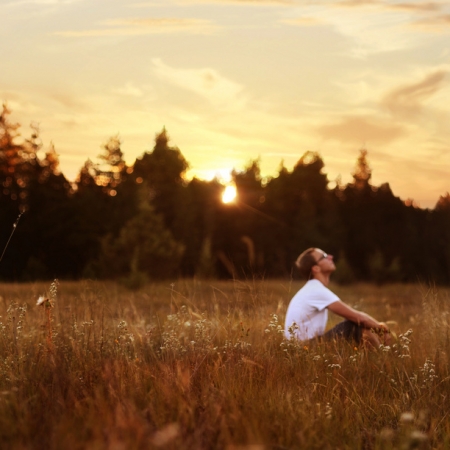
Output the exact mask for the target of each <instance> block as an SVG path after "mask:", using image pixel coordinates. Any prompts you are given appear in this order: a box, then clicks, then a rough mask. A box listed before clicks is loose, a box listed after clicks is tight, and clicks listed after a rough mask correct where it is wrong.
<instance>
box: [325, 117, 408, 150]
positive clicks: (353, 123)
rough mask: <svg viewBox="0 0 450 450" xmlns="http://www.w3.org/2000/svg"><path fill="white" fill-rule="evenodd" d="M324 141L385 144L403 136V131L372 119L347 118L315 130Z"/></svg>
mask: <svg viewBox="0 0 450 450" xmlns="http://www.w3.org/2000/svg"><path fill="white" fill-rule="evenodd" d="M317 131H318V132H319V134H320V135H321V136H322V137H324V138H325V139H333V140H336V141H340V142H346V143H352V144H353V143H357V144H359V145H363V144H365V143H379V144H387V143H389V142H392V141H394V140H395V139H398V138H399V137H401V136H402V135H403V134H404V129H403V128H402V127H401V126H398V125H392V124H391V123H386V122H385V121H382V120H378V119H375V118H372V117H360V116H349V117H345V118H343V119H342V120H341V121H340V122H337V123H333V124H328V125H322V126H319V127H318V128H317Z"/></svg>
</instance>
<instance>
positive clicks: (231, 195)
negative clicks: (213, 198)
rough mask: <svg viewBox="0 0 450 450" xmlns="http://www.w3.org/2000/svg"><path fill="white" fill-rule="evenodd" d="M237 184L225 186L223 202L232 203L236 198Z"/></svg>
mask: <svg viewBox="0 0 450 450" xmlns="http://www.w3.org/2000/svg"><path fill="white" fill-rule="evenodd" d="M236 195H237V192H236V186H234V185H232V184H229V185H228V186H226V187H225V189H224V191H223V193H222V202H223V203H231V202H234V200H236Z"/></svg>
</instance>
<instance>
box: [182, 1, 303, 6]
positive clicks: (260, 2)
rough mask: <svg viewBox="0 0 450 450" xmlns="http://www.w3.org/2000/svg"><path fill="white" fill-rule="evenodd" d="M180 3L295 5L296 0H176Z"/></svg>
mask: <svg viewBox="0 0 450 450" xmlns="http://www.w3.org/2000/svg"><path fill="white" fill-rule="evenodd" d="M178 3H180V4H184V5H185V4H189V5H192V4H217V3H225V4H233V5H244V6H249V5H250V6H295V5H297V2H296V0H178Z"/></svg>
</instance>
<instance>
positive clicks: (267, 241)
mask: <svg viewBox="0 0 450 450" xmlns="http://www.w3.org/2000/svg"><path fill="white" fill-rule="evenodd" d="M9 116H10V111H9V110H8V108H7V107H6V106H3V110H2V112H1V114H0V212H1V216H0V246H1V249H2V250H4V252H3V255H2V259H1V261H0V280H3V281H28V280H36V279H51V278H55V277H57V278H62V279H80V278H96V279H102V278H104V279H109V278H113V279H117V280H120V281H122V282H123V283H125V284H127V285H129V286H130V287H137V286H140V285H142V284H143V283H145V282H146V281H148V280H150V279H161V278H168V277H192V276H197V277H221V278H226V277H233V278H240V277H254V276H257V277H290V276H295V271H293V262H294V261H295V259H296V257H297V256H298V254H299V253H300V252H301V251H302V250H304V249H306V248H307V247H311V246H314V247H321V248H323V249H325V250H326V251H327V252H329V253H332V254H334V255H335V258H336V261H337V266H338V269H339V270H338V271H337V272H336V279H337V280H338V281H340V282H343V283H344V282H352V281H355V280H362V281H374V282H377V283H384V282H410V281H418V280H420V281H426V282H433V283H437V284H449V283H450V239H449V234H450V196H449V194H448V193H447V194H446V195H443V196H441V197H440V198H439V200H438V201H437V203H436V206H435V207H434V208H433V209H428V208H427V209H421V208H419V207H418V206H417V205H415V204H414V202H413V201H410V200H406V201H403V200H401V199H400V198H399V197H397V196H395V195H394V193H393V192H392V190H391V188H390V186H389V184H388V183H384V184H382V185H380V186H374V185H372V184H371V169H370V166H369V163H368V157H367V156H368V155H367V151H366V150H361V151H360V153H359V157H358V159H357V161H356V164H355V169H354V172H353V174H352V175H353V179H352V181H351V182H350V183H347V184H345V185H344V184H342V183H340V182H337V183H336V186H334V187H333V188H330V187H329V185H330V183H329V181H330V180H329V179H328V177H327V175H326V173H325V172H324V168H325V165H324V161H323V160H322V158H321V157H320V155H319V154H318V153H316V152H306V153H304V154H303V155H302V156H301V157H300V158H299V160H298V162H297V164H296V165H295V166H294V168H293V169H292V170H291V171H290V170H288V169H287V168H286V167H284V165H283V163H281V164H280V168H279V171H278V174H277V175H276V176H274V177H271V178H270V179H265V178H263V177H262V176H261V172H260V167H259V162H258V160H255V161H251V162H250V163H249V164H248V166H247V167H245V168H244V169H243V170H233V171H232V173H231V175H232V179H233V181H234V183H235V185H236V188H237V200H236V202H233V203H230V204H224V203H223V202H222V201H221V195H222V193H223V189H224V187H223V185H222V184H221V183H220V182H219V181H218V180H216V179H215V180H212V181H204V180H200V179H197V178H193V179H191V180H186V179H185V177H184V174H185V172H186V170H187V168H188V162H187V161H186V159H185V158H184V156H183V155H182V153H181V151H180V150H179V149H178V148H177V147H174V146H171V145H170V143H169V137H168V134H167V132H166V130H165V129H163V130H162V131H161V132H160V133H158V134H157V135H156V137H155V144H154V147H153V149H152V151H149V152H144V153H143V154H142V155H141V156H140V157H138V158H137V159H136V160H135V162H134V163H133V164H132V165H128V164H127V163H126V162H125V160H124V157H123V153H122V150H121V141H120V138H119V137H118V136H114V137H111V138H110V139H109V140H108V142H107V143H106V144H105V145H104V146H103V148H102V152H101V153H100V155H98V157H97V158H96V159H95V160H94V161H92V160H87V161H86V162H85V164H84V165H83V167H82V168H81V169H80V172H79V174H78V177H77V179H76V180H75V181H74V182H69V181H68V180H67V179H66V177H65V176H64V174H63V173H61V171H60V169H59V161H58V156H57V153H56V151H55V149H54V148H53V146H50V148H49V150H48V151H47V152H46V153H45V155H44V156H40V154H41V153H42V151H41V150H42V143H41V141H40V138H39V130H38V128H37V127H34V128H33V129H32V133H31V136H30V137H28V138H21V136H20V125H19V124H16V123H13V122H11V121H10V119H9ZM21 213H22V215H20V214H21ZM18 219H19V222H18V223H17V220H18ZM8 242H9V243H8ZM7 243H8V245H7ZM6 245H7V246H6Z"/></svg>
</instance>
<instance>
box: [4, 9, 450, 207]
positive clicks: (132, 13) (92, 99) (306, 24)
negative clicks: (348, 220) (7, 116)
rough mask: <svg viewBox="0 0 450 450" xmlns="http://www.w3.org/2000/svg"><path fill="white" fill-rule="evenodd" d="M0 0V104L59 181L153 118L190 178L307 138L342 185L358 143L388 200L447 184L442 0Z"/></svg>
mask: <svg viewBox="0 0 450 450" xmlns="http://www.w3.org/2000/svg"><path fill="white" fill-rule="evenodd" d="M0 2H1V3H0V14H1V17H2V25H1V27H0V54H1V71H0V74H1V75H0V77H1V78H0V80H1V83H0V100H2V101H3V102H7V104H8V106H9V108H10V109H11V110H12V116H11V120H13V121H16V122H19V123H21V124H22V134H23V135H24V136H25V137H26V136H27V135H28V134H29V131H28V130H29V129H28V127H27V125H28V124H29V123H30V122H37V123H39V125H40V129H41V137H42V140H43V144H44V146H43V150H44V151H45V150H46V149H48V147H49V144H50V142H53V143H54V145H55V148H56V151H57V153H58V154H59V155H60V161H61V170H62V171H63V173H64V174H65V175H66V176H67V177H68V178H69V179H70V180H74V179H75V178H76V176H77V174H78V172H79V170H80V168H81V166H82V165H83V164H84V162H85V161H86V159H87V158H91V159H93V160H95V158H96V156H97V155H98V154H99V153H100V151H101V146H102V144H104V143H105V142H106V141H107V140H108V138H109V137H110V136H114V135H116V134H119V135H120V138H121V139H122V143H123V144H122V150H123V151H124V153H125V157H126V160H127V161H128V162H129V163H133V162H134V160H135V158H136V157H137V156H139V155H141V154H142V153H143V152H144V151H148V150H151V149H152V147H153V144H154V136H155V134H156V133H157V132H159V131H160V130H161V129H162V128H163V126H165V127H166V129H167V131H168V134H169V136H170V138H171V145H174V146H177V147H179V148H180V150H181V152H182V153H183V155H184V156H185V158H186V159H187V161H188V162H189V164H190V167H191V168H190V172H189V175H190V176H193V175H196V176H198V177H200V178H203V179H210V178H211V177H213V176H214V175H216V174H223V175H226V174H227V173H229V172H230V170H231V169H233V168H236V169H238V170H241V169H243V168H244V167H245V165H246V164H248V163H249V161H250V160H252V159H256V158H260V161H261V169H262V174H263V175H266V176H270V175H275V174H276V173H277V169H278V167H279V166H280V163H281V161H282V160H284V164H285V166H286V167H287V168H288V169H289V170H292V168H293V166H294V164H295V163H296V162H297V161H298V159H299V158H300V157H301V155H302V154H303V153H304V152H305V151H307V150H311V151H317V152H319V154H320V155H321V156H322V158H323V159H324V162H325V172H326V173H327V174H328V177H329V179H330V180H334V179H336V177H338V176H341V177H342V181H343V182H344V183H345V182H348V181H349V180H350V179H351V172H352V170H353V169H354V165H355V161H356V159H357V157H358V154H359V150H360V149H361V148H363V147H365V148H367V150H368V152H369V162H370V165H371V167H372V169H373V178H372V182H373V184H375V185H379V184H381V183H384V182H389V183H390V184H391V187H392V189H393V191H394V194H396V195H397V196H400V197H401V198H402V199H404V200H405V199H407V198H413V199H414V200H416V201H417V202H418V203H419V205H420V206H421V207H434V205H435V204H436V202H437V200H438V198H439V196H440V195H442V194H445V193H446V192H447V191H449V190H450V176H449V175H450V84H449V82H450V77H449V70H450V3H449V2H447V1H446V2H441V1H413V0H409V1H407V0H400V1H391V0H340V1H339V0H337V1H333V0H247V1H245V0H150V1H145V0H142V1H139V0H137V1H133V0H127V1H125V0H0Z"/></svg>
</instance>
